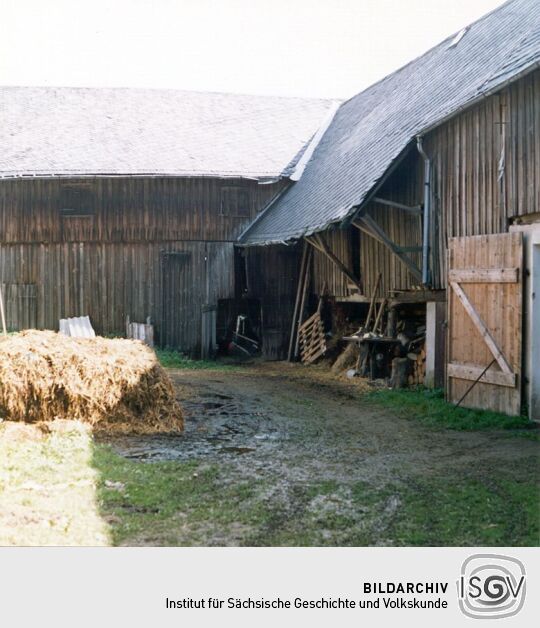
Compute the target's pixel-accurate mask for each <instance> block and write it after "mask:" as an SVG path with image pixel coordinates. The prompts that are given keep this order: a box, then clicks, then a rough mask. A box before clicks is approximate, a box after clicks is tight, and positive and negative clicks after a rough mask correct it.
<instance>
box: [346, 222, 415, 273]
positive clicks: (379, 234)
mask: <svg viewBox="0 0 540 628" xmlns="http://www.w3.org/2000/svg"><path fill="white" fill-rule="evenodd" d="M353 224H354V225H355V226H356V227H358V228H359V229H361V227H359V225H362V226H363V227H364V228H365V230H367V232H368V235H370V236H371V237H374V238H375V239H376V240H378V241H379V242H381V244H384V246H386V247H387V248H388V249H390V251H391V252H392V253H393V254H394V255H395V256H396V257H397V258H398V259H399V260H400V261H401V262H403V264H405V266H406V267H407V270H408V271H409V272H410V273H411V275H412V276H413V277H414V278H415V279H418V281H422V271H421V270H420V269H419V268H418V266H416V264H415V263H414V262H413V261H412V260H411V259H410V258H408V257H407V256H406V255H405V254H404V253H402V252H401V250H400V248H399V246H398V245H397V244H396V243H395V242H393V241H392V240H391V239H390V238H389V237H388V235H387V234H386V232H385V231H384V229H383V228H382V227H381V226H379V225H378V224H377V223H376V222H375V220H373V218H372V217H371V216H370V215H369V214H367V213H364V214H363V215H361V216H358V218H357V219H356V221H355V222H353ZM363 230H364V229H363Z"/></svg>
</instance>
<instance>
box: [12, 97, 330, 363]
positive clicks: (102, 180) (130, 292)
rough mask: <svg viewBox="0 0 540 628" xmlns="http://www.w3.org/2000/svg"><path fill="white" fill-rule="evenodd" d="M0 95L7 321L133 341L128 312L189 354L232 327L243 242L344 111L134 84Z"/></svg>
mask: <svg viewBox="0 0 540 628" xmlns="http://www.w3.org/2000/svg"><path fill="white" fill-rule="evenodd" d="M0 99H1V105H0V112H1V113H0V116H1V124H0V146H1V150H0V286H1V288H2V293H3V295H4V300H5V306H6V316H7V325H8V327H9V328H10V329H12V330H19V329H24V328H32V327H36V328H40V329H43V328H47V329H58V324H59V319H61V318H66V317H73V316H81V315H89V316H90V319H91V321H92V324H93V326H94V328H95V329H96V331H97V332H98V333H100V334H122V333H123V332H124V330H125V328H126V327H125V325H126V319H127V317H129V319H130V320H131V321H138V322H141V323H144V322H145V321H146V320H147V319H150V321H151V322H152V324H153V325H154V327H155V332H156V337H157V341H158V343H159V344H161V345H163V346H168V347H173V348H177V349H180V350H182V351H185V352H186V353H188V354H190V355H193V356H199V355H202V356H207V355H209V354H211V353H212V352H213V351H214V350H215V345H216V336H217V338H218V339H219V336H220V334H221V335H223V336H224V335H226V334H227V330H228V328H229V327H230V326H231V324H232V322H231V320H230V319H231V317H233V316H234V313H235V311H236V309H235V305H234V304H235V297H236V296H238V291H239V290H241V288H240V287H239V286H238V285H235V278H236V276H237V274H235V264H236V265H238V263H239V262H238V260H236V261H235V259H236V258H235V246H234V243H235V241H236V239H237V237H238V235H239V234H240V233H241V232H242V230H243V229H244V228H245V227H246V225H248V224H249V222H250V221H251V220H252V219H253V218H254V217H255V216H257V214H258V212H259V211H260V210H261V208H262V207H264V206H265V205H267V204H268V202H269V201H270V200H271V199H273V198H274V197H276V195H278V194H279V192H280V191H281V190H282V189H283V188H284V185H285V183H286V182H287V180H288V179H289V177H290V176H291V175H293V173H294V171H295V166H296V164H297V162H298V160H299V159H300V158H301V156H302V154H303V152H304V150H305V149H306V147H307V146H308V144H309V142H310V140H311V138H312V137H313V135H314V134H315V133H316V131H317V129H318V128H319V127H320V125H321V124H323V123H324V120H325V118H326V117H327V115H328V112H329V111H330V110H331V109H332V107H333V104H332V103H331V102H330V101H322V100H307V99H298V98H267V97H253V96H242V95H227V94H218V93H194V92H182V91H174V90H137V89H72V88H0ZM292 281H295V278H291V282H292ZM292 289H293V290H294V288H292ZM240 296H241V295H240ZM271 336H272V334H271V330H269V333H268V337H271Z"/></svg>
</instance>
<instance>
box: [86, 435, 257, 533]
mask: <svg viewBox="0 0 540 628" xmlns="http://www.w3.org/2000/svg"><path fill="white" fill-rule="evenodd" d="M94 465H95V467H96V469H97V470H98V471H99V473H100V476H101V481H100V483H99V487H98V490H99V501H100V506H101V510H102V513H103V516H104V517H105V519H106V520H107V521H108V522H109V523H110V524H111V526H112V534H113V542H114V543H115V544H116V545H228V544H233V545H235V544H240V543H241V541H242V539H244V538H245V536H246V534H247V533H248V532H249V530H250V529H251V527H252V526H254V525H257V524H258V523H259V515H258V513H257V509H254V508H246V507H245V504H246V503H248V502H249V500H250V497H251V495H252V493H253V491H254V486H253V484H252V483H251V482H248V481H245V482H238V483H235V484H230V485H224V484H223V483H222V482H221V481H220V479H221V478H220V467H219V466H218V465H202V464H201V463H199V462H191V461H190V462H155V463H142V462H137V461H133V460H128V459H125V458H122V457H120V456H118V455H117V454H115V453H114V452H113V451H112V450H111V449H110V448H109V447H107V446H104V445H96V446H95V447H94Z"/></svg>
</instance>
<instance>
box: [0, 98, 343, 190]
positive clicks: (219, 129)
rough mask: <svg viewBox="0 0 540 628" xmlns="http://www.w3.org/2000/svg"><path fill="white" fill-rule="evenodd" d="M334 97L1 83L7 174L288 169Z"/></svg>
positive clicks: (259, 173) (1, 143) (1, 170)
mask: <svg viewBox="0 0 540 628" xmlns="http://www.w3.org/2000/svg"><path fill="white" fill-rule="evenodd" d="M331 106H332V102H331V101H329V100H315V99H304V98H277V97H266V96H244V95H237V94H219V93H203V92H188V91H177V90H153V89H86V88H85V89H78V88H52V87H0V178H2V177H27V176H87V175H88V176H94V175H140V176H143V175H155V176H214V177H245V178H252V179H272V178H279V177H285V176H288V175H289V174H290V173H291V171H292V169H293V167H294V164H295V162H296V161H297V160H298V159H299V157H300V155H301V153H302V152H303V150H304V148H305V146H306V144H307V143H308V142H309V140H310V138H311V137H312V136H313V135H314V134H315V132H316V131H317V129H318V127H319V125H320V124H321V123H322V122H323V120H324V119H325V116H326V114H327V112H328V110H329V109H330V108H331Z"/></svg>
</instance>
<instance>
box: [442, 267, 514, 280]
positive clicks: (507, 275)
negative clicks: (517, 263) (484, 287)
mask: <svg viewBox="0 0 540 628" xmlns="http://www.w3.org/2000/svg"><path fill="white" fill-rule="evenodd" d="M448 280H449V281H455V282H457V283H517V282H518V281H519V269H518V268H470V269H469V268H467V269H461V268H458V269H453V270H450V271H449V273H448Z"/></svg>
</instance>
